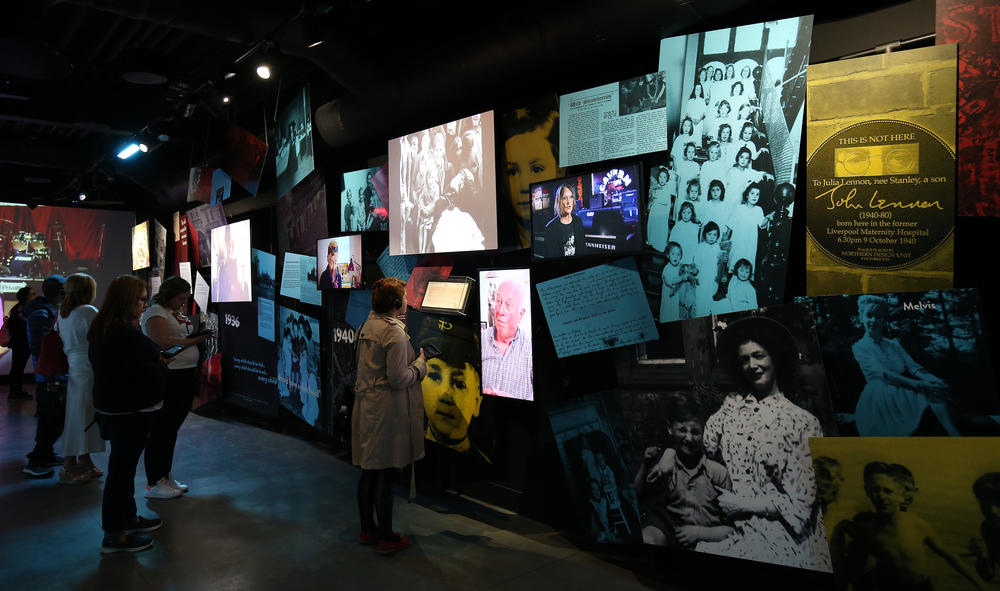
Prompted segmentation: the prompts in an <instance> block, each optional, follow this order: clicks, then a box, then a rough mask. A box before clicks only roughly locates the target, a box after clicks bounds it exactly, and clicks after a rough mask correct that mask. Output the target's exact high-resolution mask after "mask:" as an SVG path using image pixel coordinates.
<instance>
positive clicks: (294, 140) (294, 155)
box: [275, 86, 313, 197]
mask: <svg viewBox="0 0 1000 591" xmlns="http://www.w3.org/2000/svg"><path fill="white" fill-rule="evenodd" d="M277 125H278V132H277V134H276V135H277V137H276V139H275V143H276V144H277V146H278V149H277V153H276V156H275V158H276V161H275V173H276V174H277V175H278V191H277V193H278V197H281V196H282V195H284V194H285V193H287V192H288V191H289V190H290V189H291V188H292V187H294V186H295V185H297V184H298V183H299V181H301V180H302V179H304V178H305V177H306V175H307V174H309V173H310V172H312V171H313V136H312V133H313V128H312V109H311V107H310V104H309V87H308V86H305V87H303V88H302V90H300V91H299V92H298V93H296V94H295V95H293V98H292V100H291V102H289V103H288V104H287V105H286V106H285V109H284V110H283V111H282V112H281V116H280V117H279V118H278V122H277Z"/></svg>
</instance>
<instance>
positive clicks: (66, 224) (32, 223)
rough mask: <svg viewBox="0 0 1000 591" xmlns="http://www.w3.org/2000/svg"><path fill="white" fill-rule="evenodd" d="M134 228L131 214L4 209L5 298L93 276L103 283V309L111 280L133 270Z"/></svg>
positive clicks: (0, 262)
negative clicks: (53, 278) (59, 278)
mask: <svg viewBox="0 0 1000 591" xmlns="http://www.w3.org/2000/svg"><path fill="white" fill-rule="evenodd" d="M134 225H135V214H134V213H132V212H130V211H109V210H96V209H77V208H75V207H74V208H70V207H46V206H40V207H36V208H34V209H32V208H30V207H28V206H26V205H19V204H2V205H0V292H2V293H10V294H12V293H14V292H16V291H17V290H18V289H20V288H22V287H24V286H26V285H28V284H29V283H31V284H32V286H33V287H35V291H36V292H38V293H41V285H40V282H41V281H42V280H43V279H45V278H46V277H48V276H49V275H52V274H54V273H55V274H59V275H63V276H66V275H70V274H72V273H87V274H88V275H91V276H93V277H94V279H95V280H97V299H96V301H97V302H98V303H100V302H101V301H102V300H103V298H104V290H105V289H106V287H107V285H108V284H109V283H111V280H112V279H114V278H115V277H116V276H118V275H121V274H122V273H128V272H129V271H130V270H131V269H132V248H131V246H132V244H131V242H132V228H133V226H134ZM147 232H148V230H147ZM147 236H148V233H147ZM147 248H148V246H147ZM147 266H148V263H147ZM35 282H37V284H36V283H35Z"/></svg>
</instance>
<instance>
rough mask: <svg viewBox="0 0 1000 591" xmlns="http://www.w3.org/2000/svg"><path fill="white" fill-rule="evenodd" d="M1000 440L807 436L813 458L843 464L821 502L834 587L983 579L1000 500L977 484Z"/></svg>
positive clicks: (993, 463)
mask: <svg viewBox="0 0 1000 591" xmlns="http://www.w3.org/2000/svg"><path fill="white" fill-rule="evenodd" d="M998 445H1000V439H997V438H995V437H941V438H938V437H879V438H877V439H873V438H854V437H847V438H842V437H824V438H819V439H810V440H809V446H810V448H811V449H812V454H813V456H814V457H815V458H817V462H820V461H821V460H822V462H824V463H830V462H836V464H837V465H839V466H840V474H841V478H839V479H837V481H836V482H835V483H834V486H835V488H836V491H835V495H831V498H833V499H834V500H833V502H832V504H830V505H829V506H828V507H827V509H826V516H828V517H829V519H828V520H827V528H826V530H827V536H828V538H829V544H830V550H831V553H832V558H833V559H834V560H833V564H834V569H835V570H834V575H835V577H836V579H837V584H838V588H854V589H937V590H941V589H983V588H988V587H989V584H988V583H987V582H986V581H988V580H990V575H991V571H990V570H989V569H987V568H985V567H986V566H987V565H986V564H985V560H989V559H988V558H986V559H985V560H984V559H983V557H984V556H987V553H986V546H987V545H988V544H992V545H993V546H994V547H996V542H997V540H996V539H995V537H994V534H993V532H995V531H996V528H997V524H998V521H1000V520H998V519H997V517H996V516H997V515H998V514H1000V508H998V506H997V498H996V497H995V495H992V494H989V493H987V492H986V490H984V486H983V484H981V483H983V482H988V481H989V480H990V479H991V478H994V477H995V476H996V475H995V472H996V471H997V469H998V466H1000V464H998V462H997V457H998V451H1000V449H998ZM991 474H993V476H990V475H991ZM984 479H985V480H984ZM835 514H836V515H837V517H834V515H835ZM979 567H984V568H983V569H982V570H980V568H979ZM992 572H994V573H995V571H992Z"/></svg>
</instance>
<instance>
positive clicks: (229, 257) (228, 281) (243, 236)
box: [211, 220, 251, 302]
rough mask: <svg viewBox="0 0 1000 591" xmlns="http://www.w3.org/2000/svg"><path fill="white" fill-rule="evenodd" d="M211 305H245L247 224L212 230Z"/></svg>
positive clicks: (247, 250)
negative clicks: (242, 303)
mask: <svg viewBox="0 0 1000 591" xmlns="http://www.w3.org/2000/svg"><path fill="white" fill-rule="evenodd" d="M211 295H212V301H213V302H249V301H250V300H251V297H250V220H244V221H242V222H236V223H235V224H229V225H227V226H222V227H219V228H214V229H213V230H212V293H211Z"/></svg>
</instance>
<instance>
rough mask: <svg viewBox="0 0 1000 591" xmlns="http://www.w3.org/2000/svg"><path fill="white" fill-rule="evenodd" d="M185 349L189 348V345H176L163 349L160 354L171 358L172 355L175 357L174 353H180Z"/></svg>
mask: <svg viewBox="0 0 1000 591" xmlns="http://www.w3.org/2000/svg"><path fill="white" fill-rule="evenodd" d="M184 349H187V347H185V346H184V345H174V346H173V347H170V348H169V349H163V350H161V351H160V355H163V357H164V358H166V359H170V358H171V357H173V356H174V355H177V354H178V353H180V352H181V351H183V350H184Z"/></svg>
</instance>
